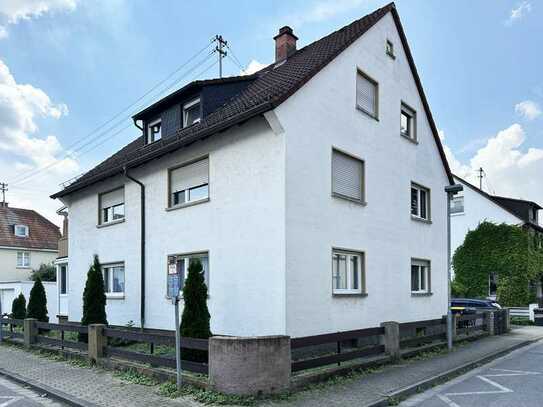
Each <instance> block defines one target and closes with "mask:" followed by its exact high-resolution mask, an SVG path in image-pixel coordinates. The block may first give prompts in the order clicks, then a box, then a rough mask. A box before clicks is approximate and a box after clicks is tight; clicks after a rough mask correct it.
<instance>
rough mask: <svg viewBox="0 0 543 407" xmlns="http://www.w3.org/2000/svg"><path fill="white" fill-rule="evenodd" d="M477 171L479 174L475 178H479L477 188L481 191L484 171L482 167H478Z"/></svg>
mask: <svg viewBox="0 0 543 407" xmlns="http://www.w3.org/2000/svg"><path fill="white" fill-rule="evenodd" d="M477 172H478V173H479V175H477V178H479V189H480V190H481V191H482V190H483V177H484V175H485V171H484V170H483V167H480V168H479V169H478V170H477Z"/></svg>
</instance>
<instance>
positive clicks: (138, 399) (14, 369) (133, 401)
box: [0, 345, 201, 407]
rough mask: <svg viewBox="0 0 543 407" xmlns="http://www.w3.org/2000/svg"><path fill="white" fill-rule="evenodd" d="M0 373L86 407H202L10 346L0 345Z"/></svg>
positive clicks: (111, 376) (191, 401) (90, 369)
mask: <svg viewBox="0 0 543 407" xmlns="http://www.w3.org/2000/svg"><path fill="white" fill-rule="evenodd" d="M0 370H4V371H6V372H8V373H14V374H16V375H17V376H19V377H20V378H24V379H28V380H29V381H30V382H34V383H37V384H39V385H45V386H47V387H50V388H52V389H55V390H58V391H60V392H62V393H65V394H67V395H69V396H71V397H75V398H77V399H80V400H82V401H85V402H86V403H85V404H87V405H89V406H90V405H97V406H108V407H111V406H115V407H117V406H118V407H123V406H130V407H132V406H133V407H139V406H142V407H143V406H165V407H169V406H172V407H196V406H198V407H199V406H201V404H200V403H197V402H195V401H193V400H190V399H187V398H178V399H169V398H166V397H162V396H159V395H158V394H156V387H149V386H142V385H137V384H130V383H126V382H123V381H121V380H120V379H118V378H117V377H115V376H114V375H113V374H112V373H111V372H108V371H106V370H103V369H98V368H81V367H76V366H72V365H70V364H68V363H66V362H57V361H53V360H50V359H47V358H44V357H39V356H37V355H35V354H33V353H30V352H26V351H24V350H22V349H18V348H16V347H13V346H5V345H0ZM0 404H1V403H0Z"/></svg>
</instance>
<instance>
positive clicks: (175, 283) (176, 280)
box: [168, 274, 181, 300]
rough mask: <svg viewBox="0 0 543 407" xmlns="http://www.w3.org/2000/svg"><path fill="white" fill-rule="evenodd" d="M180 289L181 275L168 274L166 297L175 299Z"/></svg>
mask: <svg viewBox="0 0 543 407" xmlns="http://www.w3.org/2000/svg"><path fill="white" fill-rule="evenodd" d="M180 290H181V276H180V275H179V274H168V298H171V299H172V300H176V299H177V297H178V296H179V291H180Z"/></svg>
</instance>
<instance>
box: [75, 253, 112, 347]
mask: <svg viewBox="0 0 543 407" xmlns="http://www.w3.org/2000/svg"><path fill="white" fill-rule="evenodd" d="M90 324H106V325H107V318H106V294H105V289H104V276H103V274H102V265H101V264H100V260H99V259H98V255H96V254H95V255H94V261H93V264H92V265H91V266H90V268H89V271H88V273H87V282H86V283H85V290H84V291H83V318H82V319H81V325H90ZM79 340H80V341H83V342H87V340H88V335H87V334H81V333H80V334H79Z"/></svg>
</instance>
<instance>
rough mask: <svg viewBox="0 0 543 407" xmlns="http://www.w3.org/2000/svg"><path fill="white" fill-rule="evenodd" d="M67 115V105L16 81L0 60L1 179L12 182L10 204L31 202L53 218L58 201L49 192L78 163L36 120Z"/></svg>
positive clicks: (72, 173) (75, 168) (9, 196)
mask: <svg viewBox="0 0 543 407" xmlns="http://www.w3.org/2000/svg"><path fill="white" fill-rule="evenodd" d="M66 114H68V107H67V106H66V105H64V104H62V103H60V104H59V103H53V102H52V101H51V99H50V98H49V96H48V95H47V94H46V93H45V92H44V91H43V90H41V89H39V88H36V87H34V86H32V85H29V84H20V83H17V81H16V80H15V77H14V76H13V75H12V73H11V72H10V70H9V68H8V67H7V65H6V64H5V63H4V62H3V61H2V60H0V174H2V181H4V182H5V181H8V182H10V185H9V189H10V192H9V193H8V198H9V199H8V201H9V202H10V204H13V205H24V206H28V205H29V204H30V207H31V208H32V209H35V210H37V211H38V212H43V210H45V211H46V212H48V214H49V216H50V218H53V215H54V208H55V207H56V206H58V203H55V202H53V201H52V200H51V199H49V197H48V195H49V193H53V192H56V190H57V189H58V184H59V182H60V181H62V180H64V179H66V178H68V177H70V176H73V175H75V172H76V171H77V170H78V168H79V166H78V164H77V162H76V161H75V160H73V159H71V158H65V157H64V156H65V155H66V151H65V150H64V149H63V147H62V146H61V144H60V142H59V141H58V139H57V138H56V137H55V136H53V135H48V136H46V137H39V135H38V131H39V128H38V123H37V121H38V120H44V119H60V118H61V117H62V116H64V115H66ZM45 166H50V168H49V169H48V171H45V172H41V173H40V174H39V176H35V177H32V178H29V179H28V180H27V181H24V182H23V181H22V176H23V175H25V174H27V173H28V171H34V170H36V169H39V168H43V167H45ZM18 180H20V182H17V181H18ZM11 181H15V182H11ZM22 191H26V192H22ZM44 191H47V193H44ZM25 194H26V198H25V197H24V195H25ZM44 208H45V209H44Z"/></svg>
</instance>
